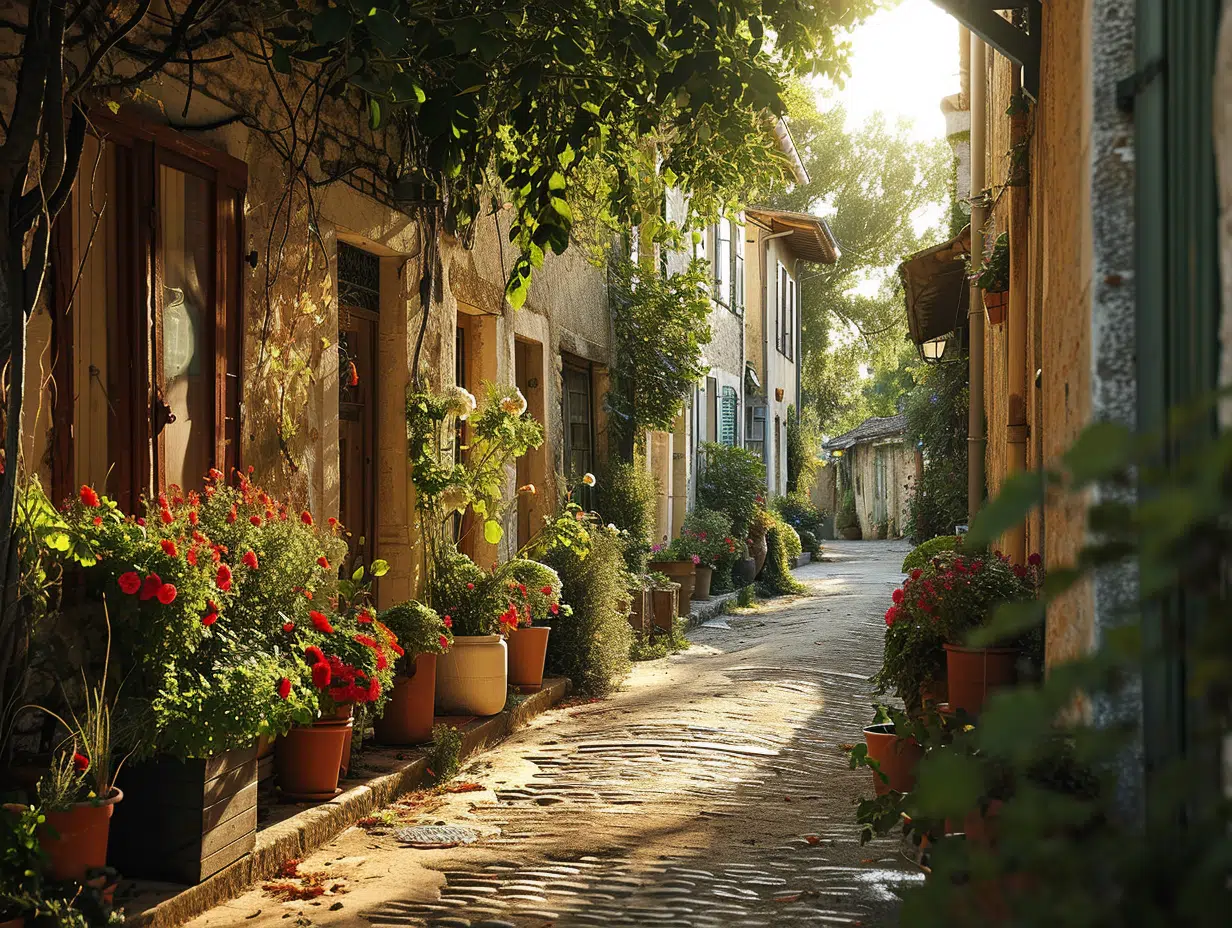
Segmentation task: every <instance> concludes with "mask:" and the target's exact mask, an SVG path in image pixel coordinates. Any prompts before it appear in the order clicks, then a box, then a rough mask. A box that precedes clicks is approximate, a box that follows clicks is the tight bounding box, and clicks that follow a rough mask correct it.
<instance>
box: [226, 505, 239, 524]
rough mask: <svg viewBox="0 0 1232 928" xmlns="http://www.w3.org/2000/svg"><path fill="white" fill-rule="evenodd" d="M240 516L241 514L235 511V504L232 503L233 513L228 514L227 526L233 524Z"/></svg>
mask: <svg viewBox="0 0 1232 928" xmlns="http://www.w3.org/2000/svg"><path fill="white" fill-rule="evenodd" d="M238 515H239V513H237V512H236V511H235V503H232V504H231V511H230V512H228V513H227V524H228V525H230V524H231V523H232V522H234V521H235V519H236V516H238Z"/></svg>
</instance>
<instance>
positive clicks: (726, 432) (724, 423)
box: [719, 387, 736, 445]
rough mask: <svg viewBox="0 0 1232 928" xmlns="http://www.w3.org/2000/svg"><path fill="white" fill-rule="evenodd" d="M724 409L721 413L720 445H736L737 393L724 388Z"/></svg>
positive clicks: (729, 388)
mask: <svg viewBox="0 0 1232 928" xmlns="http://www.w3.org/2000/svg"><path fill="white" fill-rule="evenodd" d="M722 407H723V408H722V409H721V410H720V412H719V444H722V445H734V444H736V391H735V390H734V389H732V388H731V387H724V388H723V402H722Z"/></svg>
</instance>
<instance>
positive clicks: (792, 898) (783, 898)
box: [774, 893, 800, 902]
mask: <svg viewBox="0 0 1232 928" xmlns="http://www.w3.org/2000/svg"><path fill="white" fill-rule="evenodd" d="M774 901H775V902H799V901H800V894H799V893H792V894H791V895H790V896H775V897H774Z"/></svg>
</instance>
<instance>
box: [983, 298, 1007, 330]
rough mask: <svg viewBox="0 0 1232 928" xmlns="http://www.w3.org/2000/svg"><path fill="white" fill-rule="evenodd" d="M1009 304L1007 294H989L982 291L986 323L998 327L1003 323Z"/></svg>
mask: <svg viewBox="0 0 1232 928" xmlns="http://www.w3.org/2000/svg"><path fill="white" fill-rule="evenodd" d="M1009 302H1010V295H1009V293H1007V292H1004V291H1002V292H1001V293H989V292H988V291H984V311H985V312H986V313H988V321H989V322H990V323H991V324H992V325H1000V324H1001V323H1003V322H1004V321H1005V316H1006V310H1007V309H1008V307H1009Z"/></svg>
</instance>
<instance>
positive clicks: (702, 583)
mask: <svg viewBox="0 0 1232 928" xmlns="http://www.w3.org/2000/svg"><path fill="white" fill-rule="evenodd" d="M696 577H697V582H696V583H694V584H693V599H696V600H698V601H704V600H707V599H709V598H710V581H711V580H713V579H714V568H713V567H703V566H702V565H701V564H698V565H697V568H696Z"/></svg>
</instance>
